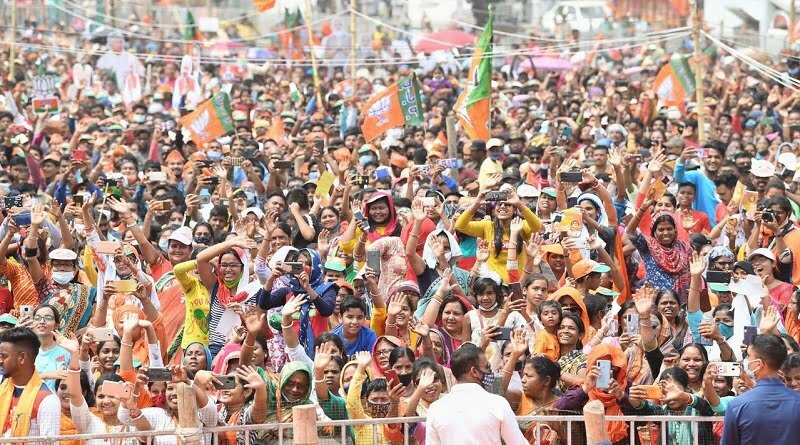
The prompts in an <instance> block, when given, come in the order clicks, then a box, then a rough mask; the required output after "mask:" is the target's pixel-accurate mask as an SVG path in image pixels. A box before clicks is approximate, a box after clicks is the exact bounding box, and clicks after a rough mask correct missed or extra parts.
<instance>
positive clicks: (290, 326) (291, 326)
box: [253, 323, 294, 346]
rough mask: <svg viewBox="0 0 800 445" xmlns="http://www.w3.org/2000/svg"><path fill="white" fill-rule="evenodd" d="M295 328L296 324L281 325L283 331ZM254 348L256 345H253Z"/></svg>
mask: <svg viewBox="0 0 800 445" xmlns="http://www.w3.org/2000/svg"><path fill="white" fill-rule="evenodd" d="M293 328H294V323H292V324H290V325H286V326H284V325H281V329H293ZM253 346H255V345H253Z"/></svg>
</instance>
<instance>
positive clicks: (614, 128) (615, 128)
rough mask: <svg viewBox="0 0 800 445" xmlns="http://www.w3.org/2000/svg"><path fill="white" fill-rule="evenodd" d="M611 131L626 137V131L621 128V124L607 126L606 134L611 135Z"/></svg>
mask: <svg viewBox="0 0 800 445" xmlns="http://www.w3.org/2000/svg"><path fill="white" fill-rule="evenodd" d="M612 131H618V132H620V133H622V135H623V136H627V135H628V130H626V129H625V127H623V126H622V124H611V125H609V126H608V132H609V133H611V132H612Z"/></svg>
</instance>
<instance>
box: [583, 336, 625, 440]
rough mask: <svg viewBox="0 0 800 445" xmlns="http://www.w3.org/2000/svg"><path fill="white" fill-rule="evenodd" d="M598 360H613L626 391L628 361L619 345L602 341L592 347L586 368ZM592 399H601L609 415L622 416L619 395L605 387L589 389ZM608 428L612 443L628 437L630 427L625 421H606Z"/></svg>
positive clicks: (618, 381)
mask: <svg viewBox="0 0 800 445" xmlns="http://www.w3.org/2000/svg"><path fill="white" fill-rule="evenodd" d="M598 360H611V366H612V368H619V371H618V372H617V378H616V381H617V383H619V386H620V387H621V388H622V390H623V391H625V390H626V389H627V387H628V378H627V368H628V363H627V359H626V358H625V354H624V353H623V352H622V349H620V347H619V346H617V345H611V344H608V343H600V344H599V345H597V346H595V347H594V348H592V351H591V352H590V353H589V356H588V357H587V359H586V369H592V368H593V367H594V365H596V364H597V361H598ZM589 399H590V400H599V401H600V402H602V403H603V406H604V407H605V409H606V415H608V416H621V415H622V410H621V409H620V407H619V404H618V403H617V397H616V396H614V394H609V393H607V392H606V391H605V390H603V389H599V388H593V389H592V390H591V391H589ZM606 430H607V431H608V437H609V438H610V439H611V443H616V442H618V441H620V440H622V439H624V438H626V437H628V427H627V425H626V424H625V422H606Z"/></svg>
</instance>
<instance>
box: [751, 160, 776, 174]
mask: <svg viewBox="0 0 800 445" xmlns="http://www.w3.org/2000/svg"><path fill="white" fill-rule="evenodd" d="M750 172H751V173H753V176H756V177H758V178H771V177H773V176H775V165H773V164H772V163H771V162H769V161H765V160H763V159H753V163H752V164H751V166H750Z"/></svg>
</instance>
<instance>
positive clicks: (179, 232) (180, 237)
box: [169, 226, 194, 246]
mask: <svg viewBox="0 0 800 445" xmlns="http://www.w3.org/2000/svg"><path fill="white" fill-rule="evenodd" d="M169 239H170V240H175V241H177V242H179V243H181V244H185V245H187V246H191V245H192V241H194V236H192V229H190V228H188V227H186V226H182V227H178V228H177V229H175V230H174V231H173V232H172V234H170V236H169Z"/></svg>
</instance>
